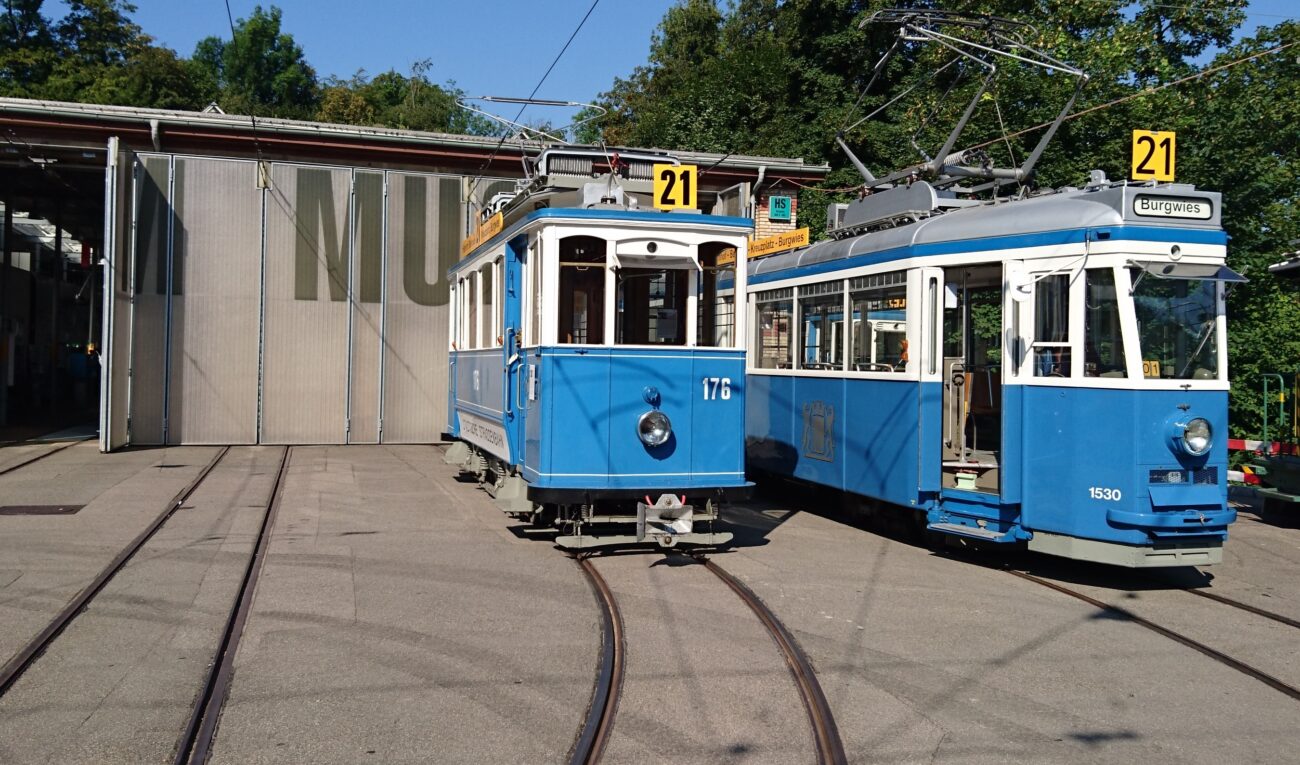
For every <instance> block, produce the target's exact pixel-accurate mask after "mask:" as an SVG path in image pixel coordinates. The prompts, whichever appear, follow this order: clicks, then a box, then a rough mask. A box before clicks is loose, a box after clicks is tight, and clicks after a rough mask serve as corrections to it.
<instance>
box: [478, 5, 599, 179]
mask: <svg viewBox="0 0 1300 765" xmlns="http://www.w3.org/2000/svg"><path fill="white" fill-rule="evenodd" d="M597 5H600V0H593V2H592V4H591V7H590V8H588V9H587V13H586V14H584V15H583V17H582V21H579V22H578V26H576V27H574V29H573V34H571V35H569V39H568V40H566V41H565V43H564V47H563V48H560V52H559V53H557V54H555V59H554V60H553V61H551V65H550V66H548V67H546V72H545V73H543V74H542V79H540V80H538V81H537V85H536V87H534V88H533V92H532V93H529V94H528V99H532V97H533V96H535V95H537V91H539V90H541V89H542V85H543V84H544V83H545V82H546V78H547V77H550V76H551V70H553V69H555V65H556V64H558V63H560V59H561V58H562V57H563V56H564V53H565V51H567V50H568V49H569V45H571V44H572V43H573V40H574V38H575V37H577V36H578V33H579V32H581V31H582V27H583V26H584V25H585V24H586V23H587V19H589V18H591V13H592V11H594V10H596V6H597ZM527 108H528V104H522V105H521V106H520V107H519V111H518V113H516V114H515V119H514V121H515V122H518V121H519V118H520V117H522V116H523V115H524V110H525V109H527ZM507 137H508V136H507V134H505V133H502V134H501V140H499V141H497V145H496V148H495V149H493V150H492V154H491V155H489V156H488V158H487V159H486V160H484V161H483V164H482V165H480V166H479V169H478V172H477V173H476V174H475V175H474V182H473V183H471V184H470V185H469V191H468V192H467V193H466V195H465V197H466V200H467V201H468V200H470V199H473V197H474V190H475V189H476V188H478V182H479V181H480V180H482V179H483V171H484V170H486V169H487V168H488V167H490V166H491V165H492V160H494V159H496V158H497V154H498V153H500V151H501V147H502V146H504V145H505V142H506V138H507Z"/></svg>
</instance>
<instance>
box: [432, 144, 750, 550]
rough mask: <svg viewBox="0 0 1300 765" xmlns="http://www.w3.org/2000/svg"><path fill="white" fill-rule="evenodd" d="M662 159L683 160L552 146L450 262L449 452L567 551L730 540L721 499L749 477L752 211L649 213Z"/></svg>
mask: <svg viewBox="0 0 1300 765" xmlns="http://www.w3.org/2000/svg"><path fill="white" fill-rule="evenodd" d="M605 164H613V165H614V166H615V168H614V172H609V173H602V174H600V175H597V174H595V173H593V168H596V167H598V166H599V165H605ZM656 165H658V166H661V167H663V166H676V165H679V163H678V161H677V160H676V159H674V158H673V157H670V156H667V155H661V154H656V153H640V154H629V153H626V152H625V153H623V154H622V155H621V156H615V157H610V156H609V155H607V154H605V153H604V152H602V151H599V150H593V149H589V148H585V149H584V148H575V147H555V148H551V149H547V150H545V151H543V152H542V153H541V155H540V156H539V157H538V158H537V159H536V161H535V163H534V173H533V176H532V178H531V179H529V180H528V181H526V182H525V183H524V184H521V188H520V189H518V191H517V192H516V193H513V194H505V195H500V196H498V197H497V198H495V199H494V200H493V202H492V203H491V204H490V205H489V209H488V210H487V211H486V214H485V217H484V221H485V225H484V226H483V227H481V228H480V233H479V234H478V236H477V237H474V238H471V240H470V241H469V243H468V245H467V248H468V250H469V251H468V252H467V253H466V254H465V257H464V258H463V259H462V260H461V261H460V263H459V264H458V265H457V266H456V267H455V268H454V269H452V271H451V280H452V289H453V298H452V306H453V309H452V317H453V318H452V329H451V350H450V359H451V370H450V377H451V382H450V417H449V422H450V432H451V435H452V436H454V437H456V438H457V439H459V442H458V443H457V444H456V445H454V446H453V448H451V449H450V450H449V451H448V454H447V461H448V462H449V463H451V464H456V465H459V466H460V467H461V468H462V469H464V470H466V471H469V472H472V473H474V474H475V475H477V477H478V479H479V481H480V483H481V484H482V486H483V487H484V488H485V489H486V490H487V491H488V492H489V493H490V494H492V496H493V497H494V498H495V500H496V503H497V504H498V505H499V506H500V507H501V509H502V510H504V511H505V512H507V513H509V514H511V515H514V516H516V517H519V518H523V519H527V520H530V521H532V522H533V523H534V524H537V525H539V526H555V527H557V528H558V530H559V533H558V536H557V537H556V543H557V544H558V545H559V546H561V547H566V548H585V547H593V546H599V545H610V544H627V543H637V542H657V543H659V544H660V545H662V546H672V545H675V544H678V543H682V544H697V545H717V544H723V543H725V542H727V541H729V540H730V538H731V535H730V534H729V533H727V532H722V531H714V530H713V521H714V520H716V518H717V514H718V505H719V502H720V501H722V500H724V499H726V498H730V497H736V496H743V495H745V494H747V493H748V491H749V489H750V488H751V486H752V485H751V484H749V483H748V482H747V481H746V480H745V468H744V398H745V396H744V392H745V362H744V353H745V352H744V348H743V339H742V338H743V337H744V332H745V316H744V314H743V312H737V311H736V310H735V295H736V294H740V295H743V294H744V282H745V273H744V264H745V253H746V245H747V239H748V235H749V233H750V231H751V229H752V223H751V221H749V220H748V219H742V218H733V217H723V216H714V215H704V214H699V213H698V212H697V211H695V210H691V211H689V212H680V211H679V212H664V211H658V210H656V209H654V207H653V206H652V200H651V190H652V172H653V167H654V166H656Z"/></svg>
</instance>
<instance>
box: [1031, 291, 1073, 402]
mask: <svg viewBox="0 0 1300 765" xmlns="http://www.w3.org/2000/svg"><path fill="white" fill-rule="evenodd" d="M1033 356H1034V376H1035V377H1069V376H1070V276H1069V274H1052V275H1051V276H1045V277H1043V278H1042V279H1040V280H1039V281H1038V284H1037V286H1036V287H1035V291H1034V344H1033Z"/></svg>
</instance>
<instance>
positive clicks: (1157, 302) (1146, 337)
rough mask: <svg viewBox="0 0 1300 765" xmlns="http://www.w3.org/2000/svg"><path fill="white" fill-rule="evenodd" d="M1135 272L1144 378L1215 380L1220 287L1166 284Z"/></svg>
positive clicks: (1215, 284) (1176, 281) (1180, 282)
mask: <svg viewBox="0 0 1300 765" xmlns="http://www.w3.org/2000/svg"><path fill="white" fill-rule="evenodd" d="M1139 276H1142V275H1141V274H1140V272H1138V271H1137V270H1136V269H1135V270H1134V271H1133V281H1134V283H1135V285H1134V287H1133V309H1134V313H1136V314H1137V324H1138V347H1139V351H1140V352H1141V354H1142V373H1143V376H1144V377H1146V378H1148V379H1174V380H1214V379H1217V378H1218V375H1219V352H1218V341H1219V337H1218V294H1219V289H1220V287H1219V282H1217V281H1212V280H1209V279H1179V278H1172V279H1162V278H1159V277H1157V276H1152V275H1150V274H1147V275H1145V276H1142V278H1141V279H1140V280H1139Z"/></svg>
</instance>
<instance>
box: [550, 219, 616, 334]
mask: <svg viewBox="0 0 1300 765" xmlns="http://www.w3.org/2000/svg"><path fill="white" fill-rule="evenodd" d="M559 310H560V317H559V318H560V322H559V337H558V340H559V342H561V343H603V342H605V240H604V239H599V238H597V237H594V236H570V237H565V238H564V239H561V240H560V295H559Z"/></svg>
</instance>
